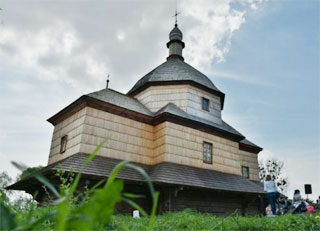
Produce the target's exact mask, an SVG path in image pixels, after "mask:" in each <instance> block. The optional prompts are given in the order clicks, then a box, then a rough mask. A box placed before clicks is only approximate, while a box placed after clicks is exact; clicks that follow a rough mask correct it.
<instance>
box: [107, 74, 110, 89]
mask: <svg viewBox="0 0 320 231" xmlns="http://www.w3.org/2000/svg"><path fill="white" fill-rule="evenodd" d="M109 78H110V75H109V74H108V77H107V89H108V88H109V82H110V80H109Z"/></svg>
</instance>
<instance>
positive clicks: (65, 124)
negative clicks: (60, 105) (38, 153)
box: [48, 108, 86, 164]
mask: <svg viewBox="0 0 320 231" xmlns="http://www.w3.org/2000/svg"><path fill="white" fill-rule="evenodd" d="M85 114H86V109H85V108H83V109H82V110H80V111H78V112H76V113H75V114H73V115H72V116H70V117H69V118H67V119H65V120H64V121H62V122H60V123H58V124H57V125H56V126H55V127H54V131H53V135H52V141H51V147H50V154H49V161H48V164H51V163H54V162H56V161H59V160H61V159H63V158H65V157H67V156H70V155H73V154H75V153H78V152H79V151H80V143H81V135H82V132H83V124H84V119H85ZM64 135H68V142H67V147H66V151H65V152H64V153H62V154H60V140H61V137H63V136H64Z"/></svg>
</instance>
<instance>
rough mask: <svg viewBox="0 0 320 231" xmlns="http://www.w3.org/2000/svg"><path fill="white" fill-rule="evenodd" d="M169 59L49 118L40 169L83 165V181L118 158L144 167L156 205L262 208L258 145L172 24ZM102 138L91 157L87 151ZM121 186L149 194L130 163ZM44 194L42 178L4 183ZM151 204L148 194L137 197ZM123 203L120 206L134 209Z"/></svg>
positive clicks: (50, 171) (104, 172)
mask: <svg viewBox="0 0 320 231" xmlns="http://www.w3.org/2000/svg"><path fill="white" fill-rule="evenodd" d="M167 47H168V49H169V56H168V57H167V61H166V62H164V63H162V64H161V65H160V66H158V67H156V68H155V69H153V70H152V71H150V72H149V73H148V74H146V75H145V76H144V77H142V78H141V79H139V80H138V82H137V83H136V84H135V85H134V86H133V87H132V89H131V90H130V91H129V92H128V93H127V94H122V93H120V92H117V91H115V90H112V89H109V88H106V89H102V90H100V91H96V92H93V93H90V94H87V95H83V96H81V97H80V98H78V99H77V100H76V101H74V102H73V103H71V104H70V105H68V106H67V107H65V108H64V109H63V110H61V111H59V112H58V113H57V114H55V115H54V116H52V117H51V118H49V119H48V121H49V122H50V123H51V124H52V125H53V126H54V132H53V136H52V143H51V149H50V155H49V161H48V166H46V167H45V168H43V169H42V170H41V172H42V174H44V175H45V176H46V177H48V178H49V179H50V180H51V181H53V182H58V181H57V179H56V177H55V172H56V171H57V170H58V169H60V168H62V169H63V170H65V171H67V172H68V171H70V169H72V171H73V172H74V173H77V172H80V171H82V172H83V174H84V175H83V177H82V182H81V185H82V186H83V187H84V186H85V185H88V186H90V185H93V184H94V183H96V182H98V181H99V180H101V179H102V178H105V177H108V175H109V174H110V172H111V170H112V169H113V167H114V166H115V165H116V164H117V163H119V162H121V161H122V160H129V161H132V162H133V163H136V164H138V165H140V166H142V167H143V168H144V169H145V170H146V171H147V173H148V174H149V175H150V177H151V179H152V181H153V184H154V186H155V188H156V190H157V191H159V192H160V199H159V206H158V212H159V213H161V212H166V211H178V210H183V209H186V208H190V209H193V210H197V211H200V212H208V213H213V214H216V215H226V214H229V213H232V212H233V211H234V210H235V209H238V211H239V213H241V214H243V215H247V214H249V215H252V214H258V213H260V212H261V211H262V210H263V209H264V199H263V198H265V193H264V191H263V186H262V185H261V183H260V182H259V173H258V171H259V170H258V162H257V155H258V153H259V152H260V151H261V150H262V148H260V147H258V146H257V145H255V144H253V143H252V142H250V141H249V140H247V139H246V137H245V136H244V135H243V134H241V133H240V132H238V131H237V130H235V129H234V128H233V127H231V126H230V125H229V124H227V123H226V122H225V121H223V119H222V116H221V111H222V110H223V106H224V98H225V94H224V93H223V92H221V91H220V90H219V89H218V88H217V87H216V86H215V85H214V84H213V83H212V81H211V80H210V79H209V78H208V77H207V76H205V75H204V74H202V73H201V72H200V71H198V70H196V69H195V68H193V67H192V66H190V65H189V64H187V63H186V62H184V58H183V56H182V50H183V49H184V47H185V44H184V42H183V41H182V32H181V31H180V30H179V28H178V26H177V24H175V27H174V28H173V30H172V31H171V32H170V34H169V42H168V43H167ZM106 137H107V139H108V140H107V142H106V143H105V145H104V146H103V148H102V149H101V150H100V151H99V153H98V155H97V156H96V157H95V158H94V159H93V161H92V162H91V163H90V164H89V165H88V166H86V167H85V168H84V169H80V168H81V165H82V163H83V162H84V160H85V159H86V157H87V156H88V154H89V153H91V152H92V151H93V150H94V149H95V147H96V146H97V145H98V144H99V143H100V142H102V141H103V140H104V139H105V138H106ZM119 178H120V179H123V180H124V181H125V191H127V192H132V193H138V194H141V193H145V194H146V195H149V193H148V188H147V186H146V184H145V182H144V179H143V177H141V176H140V175H139V174H138V173H136V172H134V171H133V170H130V169H125V170H123V171H122V172H121V173H120V174H119ZM9 189H16V190H24V191H26V192H28V193H31V194H34V193H35V192H36V191H38V194H37V197H36V199H37V200H38V201H40V202H41V201H44V200H45V198H46V194H45V193H44V192H43V190H42V187H41V184H40V183H39V182H38V181H36V180H35V179H33V178H26V179H24V180H21V181H19V182H17V183H15V184H13V185H11V186H10V187H9ZM141 203H142V205H143V207H145V208H146V209H148V208H150V207H151V200H150V198H149V199H148V198H147V199H144V200H143V201H141V202H140V204H141ZM132 210H133V209H132V208H130V207H128V206H125V205H122V204H120V205H119V206H118V207H117V211H118V212H120V213H126V212H132Z"/></svg>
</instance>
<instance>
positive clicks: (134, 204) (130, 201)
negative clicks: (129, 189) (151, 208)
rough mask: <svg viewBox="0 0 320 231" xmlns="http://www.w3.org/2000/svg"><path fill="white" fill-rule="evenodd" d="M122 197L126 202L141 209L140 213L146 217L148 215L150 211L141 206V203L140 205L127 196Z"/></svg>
mask: <svg viewBox="0 0 320 231" xmlns="http://www.w3.org/2000/svg"><path fill="white" fill-rule="evenodd" d="M121 199H122V200H123V201H124V202H126V203H127V204H129V205H130V206H131V207H133V208H135V209H137V210H139V211H140V213H141V214H142V215H143V216H145V217H147V216H148V213H147V212H146V211H145V210H144V209H143V208H141V207H140V205H138V204H137V203H136V202H134V201H133V200H130V199H127V198H124V197H122V198H121Z"/></svg>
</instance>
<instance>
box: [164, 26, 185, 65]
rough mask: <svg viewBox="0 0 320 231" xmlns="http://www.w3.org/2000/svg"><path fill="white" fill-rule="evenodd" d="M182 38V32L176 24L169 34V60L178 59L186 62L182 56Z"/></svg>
mask: <svg viewBox="0 0 320 231" xmlns="http://www.w3.org/2000/svg"><path fill="white" fill-rule="evenodd" d="M182 37H183V35H182V32H181V30H180V29H179V28H178V24H177V23H176V24H175V25H174V28H173V29H172V30H171V32H170V34H169V42H168V43H167V47H168V48H169V56H168V58H167V59H171V58H178V59H180V60H182V61H183V60H184V58H183V56H182V49H183V48H184V42H182Z"/></svg>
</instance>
